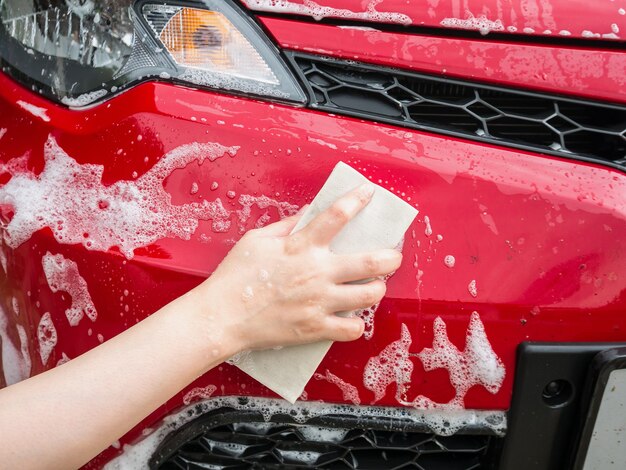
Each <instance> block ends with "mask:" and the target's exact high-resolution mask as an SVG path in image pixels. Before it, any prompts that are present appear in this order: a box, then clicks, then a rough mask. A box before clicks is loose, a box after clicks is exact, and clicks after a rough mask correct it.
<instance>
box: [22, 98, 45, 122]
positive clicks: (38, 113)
mask: <svg viewBox="0 0 626 470" xmlns="http://www.w3.org/2000/svg"><path fill="white" fill-rule="evenodd" d="M15 103H16V104H17V105H18V106H19V107H20V108H22V109H24V110H25V111H28V112H29V113H30V114H32V115H33V116H35V117H38V118H39V119H41V120H42V121H44V122H50V116H48V113H47V110H46V108H41V107H39V106H35V105H34V104H31V103H27V102H26V101H22V100H17V101H16V102H15Z"/></svg>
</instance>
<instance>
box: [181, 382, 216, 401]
mask: <svg viewBox="0 0 626 470" xmlns="http://www.w3.org/2000/svg"><path fill="white" fill-rule="evenodd" d="M216 390H217V387H216V386H215V385H207V386H206V387H196V388H193V389H191V390H190V391H189V392H187V393H186V394H185V396H184V397H183V403H184V404H185V405H188V404H190V403H191V402H192V401H196V400H198V399H200V400H206V399H207V398H211V395H213V394H214V393H215V391H216Z"/></svg>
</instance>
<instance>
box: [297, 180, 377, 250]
mask: <svg viewBox="0 0 626 470" xmlns="http://www.w3.org/2000/svg"><path fill="white" fill-rule="evenodd" d="M373 195H374V186H373V185H372V184H369V183H366V184H363V185H361V186H359V187H358V188H356V189H354V190H352V191H350V192H349V193H348V194H346V195H345V196H343V197H341V198H339V199H337V201H335V202H334V203H333V204H332V205H331V206H330V207H329V208H328V209H326V210H325V211H324V212H322V213H321V214H319V215H318V216H317V217H316V218H315V219H313V220H312V221H311V223H309V225H307V226H306V227H305V228H304V229H303V230H302V232H303V234H304V235H305V236H306V237H307V238H308V239H309V240H311V241H313V242H314V243H318V244H321V245H328V244H329V243H330V242H331V240H332V239H333V238H334V237H335V235H337V234H338V233H339V232H340V231H341V229H342V228H344V227H345V225H346V224H347V223H348V222H350V220H352V219H353V218H354V217H355V216H356V215H357V214H358V213H359V212H360V211H361V209H363V208H364V207H365V206H366V205H367V203H368V202H369V201H370V199H371V198H372V196H373Z"/></svg>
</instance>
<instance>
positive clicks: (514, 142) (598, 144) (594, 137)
mask: <svg viewBox="0 0 626 470" xmlns="http://www.w3.org/2000/svg"><path fill="white" fill-rule="evenodd" d="M290 58H291V60H292V62H293V63H294V65H295V66H296V69H297V70H299V72H300V74H301V78H302V79H303V81H304V82H305V84H306V85H307V88H308V91H309V95H310V98H309V99H310V106H311V107H313V108H317V109H323V110H325V111H330V112H333V113H341V114H346V115H351V116H357V117H361V118H365V119H371V120H375V121H381V122H387V123H392V124H396V125H401V126H405V127H410V128H415V129H422V130H427V131H433V132H438V133H444V134H451V135H455V136H459V137H464V138H470V139H473V140H479V141H482V142H491V143H497V144H498V145H506V146H511V147H515V148H521V149H525V150H531V151H539V152H542V153H547V154H551V155H558V156H561V157H566V158H577V159H582V160H587V161H593V162H597V163H603V164H608V165H610V166H614V167H617V168H620V169H626V107H623V106H617V105H611V104H605V103H595V102H589V101H579V100H572V99H568V98H565V97H555V96H548V95H545V94H539V93H529V92H524V91H516V90H511V89H504V88H498V87H492V86H487V85H481V84H476V83H467V82H460V81H455V80H448V79H443V78H438V77H434V76H428V75H422V74H415V73H409V72H406V71H402V70H397V69H389V68H383V67H377V66H372V65H369V64H363V63H356V62H352V61H340V60H335V59H328V58H323V57H318V56H311V55H308V54H299V53H290Z"/></svg>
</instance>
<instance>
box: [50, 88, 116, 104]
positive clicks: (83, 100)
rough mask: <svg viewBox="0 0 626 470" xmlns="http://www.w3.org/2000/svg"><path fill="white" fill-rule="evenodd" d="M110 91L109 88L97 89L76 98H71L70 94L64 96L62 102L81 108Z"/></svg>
mask: <svg viewBox="0 0 626 470" xmlns="http://www.w3.org/2000/svg"><path fill="white" fill-rule="evenodd" d="M107 93H108V91H107V90H96V91H92V92H90V93H84V94H82V95H80V96H77V97H76V98H70V97H69V96H64V97H63V98H61V103H63V104H64V105H66V106H69V107H71V108H80V107H81V106H87V105H88V104H91V103H93V102H94V101H97V100H99V99H100V98H102V97H103V96H104V95H106V94H107Z"/></svg>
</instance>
